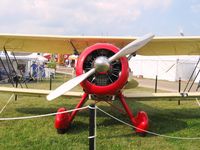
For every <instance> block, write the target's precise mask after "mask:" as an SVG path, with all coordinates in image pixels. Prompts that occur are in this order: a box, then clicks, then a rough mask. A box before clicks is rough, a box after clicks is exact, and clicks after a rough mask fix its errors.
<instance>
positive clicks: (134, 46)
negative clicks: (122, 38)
mask: <svg viewBox="0 0 200 150" xmlns="http://www.w3.org/2000/svg"><path fill="white" fill-rule="evenodd" d="M153 37H154V35H153V34H146V35H145V36H143V37H141V38H138V39H136V40H135V41H133V42H131V43H129V44H128V45H126V46H125V47H124V48H122V49H121V50H120V51H119V52H118V53H116V54H115V55H113V56H112V57H110V58H109V62H112V61H114V60H116V59H118V58H120V57H123V56H126V55H128V54H132V53H134V52H136V51H137V50H138V49H140V48H141V47H143V46H144V45H146V44H147V43H148V42H150V41H151V40H152V38H153Z"/></svg>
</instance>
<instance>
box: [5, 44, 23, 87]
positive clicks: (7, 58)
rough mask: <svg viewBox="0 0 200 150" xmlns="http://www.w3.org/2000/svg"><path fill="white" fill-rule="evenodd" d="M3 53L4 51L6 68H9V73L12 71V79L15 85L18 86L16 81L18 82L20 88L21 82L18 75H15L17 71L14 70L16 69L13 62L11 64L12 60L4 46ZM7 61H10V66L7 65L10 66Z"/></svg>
mask: <svg viewBox="0 0 200 150" xmlns="http://www.w3.org/2000/svg"><path fill="white" fill-rule="evenodd" d="M4 53H5V56H6V60H7V64H8V68H9V73H10V74H13V73H14V77H13V81H14V82H15V83H16V87H18V83H19V84H20V86H21V88H23V86H22V84H21V82H20V80H19V76H18V75H17V72H16V70H15V68H14V66H13V64H12V62H11V60H10V57H9V55H8V53H7V50H6V49H5V47H4ZM9 63H10V65H11V67H12V68H10V67H9V66H10V65H9Z"/></svg>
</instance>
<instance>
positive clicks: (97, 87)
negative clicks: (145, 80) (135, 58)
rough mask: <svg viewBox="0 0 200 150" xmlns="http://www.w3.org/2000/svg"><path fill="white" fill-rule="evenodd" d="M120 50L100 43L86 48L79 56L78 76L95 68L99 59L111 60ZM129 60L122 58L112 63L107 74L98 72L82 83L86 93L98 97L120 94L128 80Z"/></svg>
mask: <svg viewBox="0 0 200 150" xmlns="http://www.w3.org/2000/svg"><path fill="white" fill-rule="evenodd" d="M118 51H119V49H118V48H117V47H116V46H114V45H112V44H107V43H98V44H95V45H92V46H90V47H88V48H86V49H85V50H84V51H83V52H82V53H81V55H80V56H79V59H78V62H77V66H76V75H77V76H78V75H81V74H83V73H84V72H87V71H89V70H90V69H92V68H93V67H94V65H95V64H94V62H95V60H96V59H97V58H99V57H106V58H109V57H111V56H112V55H114V54H115V53H117V52H118ZM128 68H129V67H128V60H127V58H126V57H121V58H120V59H119V60H116V61H113V62H111V63H110V66H109V70H108V71H106V72H98V71H96V72H95V73H94V74H93V75H91V76H90V77H88V78H87V79H86V80H84V81H83V82H82V83H81V86H82V87H83V89H84V91H85V92H86V93H89V94H96V95H115V94H117V92H119V91H120V90H121V89H122V88H123V87H124V85H125V84H126V82H127V80H128V74H129V69H128Z"/></svg>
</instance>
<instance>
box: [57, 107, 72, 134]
mask: <svg viewBox="0 0 200 150" xmlns="http://www.w3.org/2000/svg"><path fill="white" fill-rule="evenodd" d="M66 110H67V109H66V108H64V107H63V108H59V109H58V111H57V112H64V111H66ZM69 120H70V114H69V113H63V114H57V115H56V117H55V124H54V126H55V128H56V129H57V133H58V134H64V133H66V132H67V130H68V128H69V126H70V121H69Z"/></svg>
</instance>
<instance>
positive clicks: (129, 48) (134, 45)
mask: <svg viewBox="0 0 200 150" xmlns="http://www.w3.org/2000/svg"><path fill="white" fill-rule="evenodd" d="M153 37H154V35H153V34H147V35H145V36H143V37H141V38H138V39H136V40H135V41H133V42H131V43H129V44H128V45H126V46H125V47H124V48H122V49H121V50H120V51H119V52H118V53H116V54H115V55H113V56H112V57H110V58H109V59H108V60H107V61H108V62H107V63H111V62H112V61H115V60H117V59H119V58H120V57H123V56H126V55H128V54H132V53H134V52H136V51H137V50H138V49H140V48H141V47H143V46H144V45H146V44H147V43H148V42H149V41H151V40H152V38H153ZM96 70H97V68H92V69H91V70H90V71H88V72H86V73H84V74H82V75H80V76H77V77H75V78H73V79H71V80H69V81H67V82H65V83H64V84H62V85H61V86H59V87H58V88H57V89H55V90H54V91H52V92H51V93H50V94H49V95H48V96H47V100H49V101H51V100H53V99H55V98H57V97H59V96H61V95H62V94H64V93H65V92H67V91H69V90H71V89H72V88H74V87H75V86H77V85H78V84H79V83H81V82H82V81H84V80H85V79H87V78H88V77H89V76H90V75H92V74H94V73H95V71H96Z"/></svg>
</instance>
